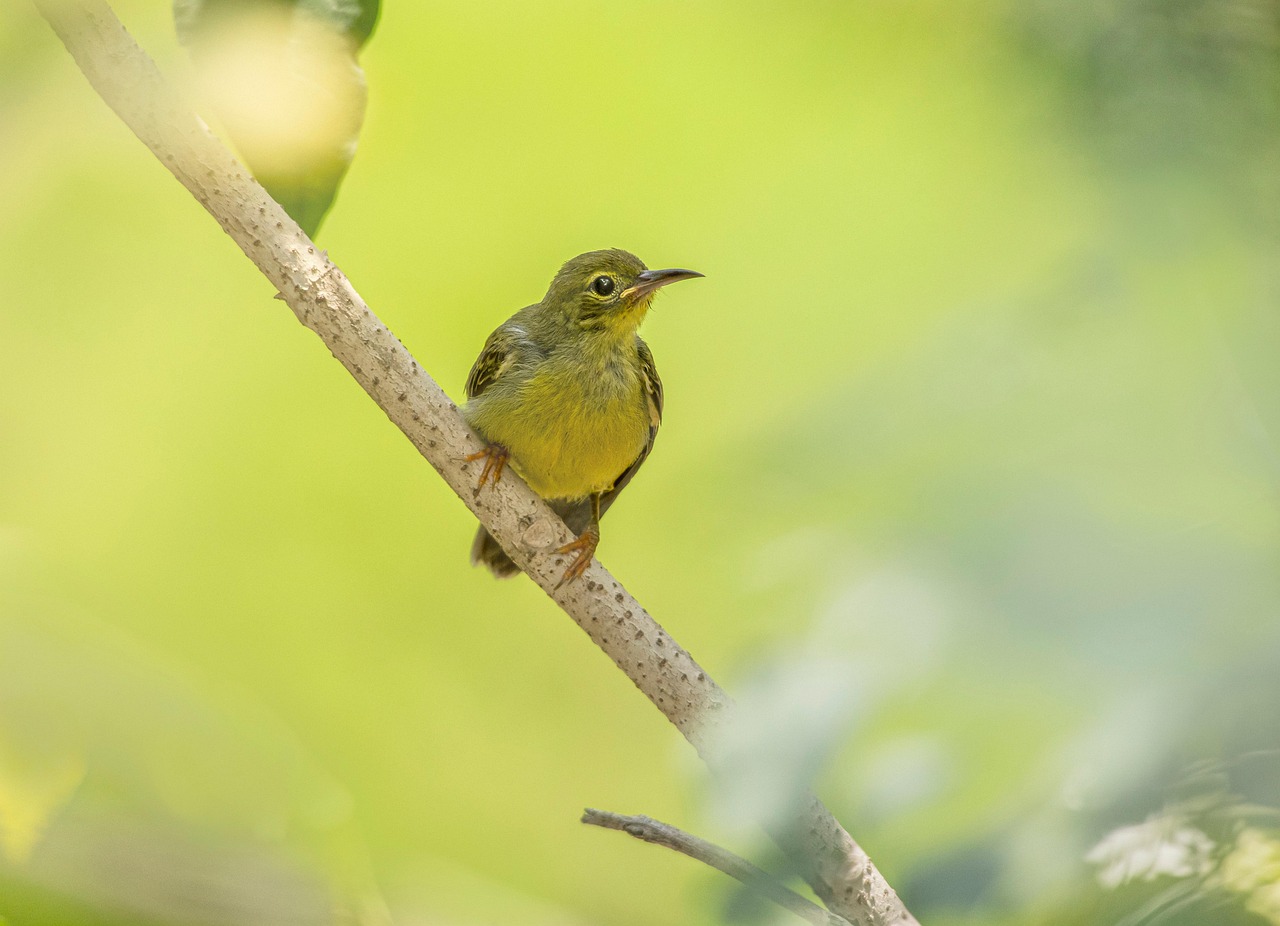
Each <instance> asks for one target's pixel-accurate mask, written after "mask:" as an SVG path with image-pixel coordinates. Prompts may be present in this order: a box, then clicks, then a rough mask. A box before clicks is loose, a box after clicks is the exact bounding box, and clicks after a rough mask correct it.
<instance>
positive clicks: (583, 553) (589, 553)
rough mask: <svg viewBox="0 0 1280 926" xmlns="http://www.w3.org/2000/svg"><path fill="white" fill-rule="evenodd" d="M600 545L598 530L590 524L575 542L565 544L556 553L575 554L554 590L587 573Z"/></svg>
mask: <svg viewBox="0 0 1280 926" xmlns="http://www.w3.org/2000/svg"><path fill="white" fill-rule="evenodd" d="M599 545H600V528H598V527H596V525H594V524H592V525H589V526H588V527H587V529H586V530H584V531H583V532H582V533H581V534H579V535H578V539H577V540H572V541H570V542H569V543H566V544H565V545H564V546H562V547H561V548H560V549H558V550H556V552H557V553H577V554H578V555H577V556H576V557H574V560H573V562H571V563H570V564H569V568H567V569H565V571H564V575H563V576H562V577H561V578H560V581H559V582H557V583H556V588H557V589H558V588H560V586H562V585H564V584H565V583H566V582H572V581H573V580H574V579H576V578H578V576H580V575H582V574H583V573H584V572H586V571H587V567H588V566H590V565H591V560H592V559H593V558H594V557H595V555H596V547H597V546H599Z"/></svg>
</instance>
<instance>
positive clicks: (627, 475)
mask: <svg viewBox="0 0 1280 926" xmlns="http://www.w3.org/2000/svg"><path fill="white" fill-rule="evenodd" d="M636 347H637V348H638V349H639V351H640V375H641V377H642V380H643V385H644V394H645V400H646V401H647V402H648V404H649V439H648V440H647V441H645V445H644V449H642V450H641V451H640V455H639V456H638V457H636V458H635V460H634V461H633V462H632V464H631V465H630V466H628V467H627V468H626V469H624V470H623V471H622V474H621V475H619V476H618V478H617V479H615V480H614V482H613V488H611V489H609V490H608V491H607V492H605V493H604V494H603V495H601V496H600V517H604V513H605V512H606V511H608V510H609V506H610V505H612V504H613V502H614V499H616V498H617V497H618V493H619V492H621V491H622V490H623V489H625V488H626V487H627V483H629V482H630V481H631V480H632V478H633V477H634V476H635V474H636V473H637V472H638V471H639V469H640V465H641V464H642V463H644V461H645V460H646V459H647V458H648V456H649V451H651V450H652V449H653V442H654V440H655V439H656V438H657V436H658V426H659V425H661V424H662V399H663V396H662V379H661V378H660V377H659V376H658V367H657V366H656V365H655V364H654V362H653V354H652V353H651V352H650V350H649V345H648V344H646V343H644V341H642V340H640V338H636ZM552 507H553V508H555V509H556V512H557V513H558V514H559V515H560V517H562V518H563V519H564V522H565V524H566V525H568V527H569V529H570V530H571V531H573V532H574V533H575V534H580V533H582V530H583V528H585V527H586V526H587V525H588V524H589V523H591V501H590V500H589V499H587V500H583V501H577V502H560V503H558V504H554V503H553V505H552Z"/></svg>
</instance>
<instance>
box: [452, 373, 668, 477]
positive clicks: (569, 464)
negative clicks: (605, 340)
mask: <svg viewBox="0 0 1280 926" xmlns="http://www.w3.org/2000/svg"><path fill="white" fill-rule="evenodd" d="M480 399H481V401H479V402H475V401H473V402H472V403H470V404H469V406H468V411H469V412H471V413H472V414H469V415H468V417H469V418H471V419H472V424H473V425H474V426H475V427H476V428H477V429H478V430H480V432H481V433H482V434H484V436H485V437H486V439H488V440H490V441H493V442H495V443H499V444H502V445H503V446H505V447H506V448H507V449H508V450H509V451H511V464H512V465H513V466H514V467H515V469H516V471H517V472H519V473H520V475H521V476H522V477H523V478H524V480H525V481H526V482H527V483H529V487H530V488H531V489H533V490H534V491H535V492H537V493H538V494H539V495H541V496H542V497H543V498H556V499H578V498H585V497H587V496H588V495H591V494H593V493H596V492H603V491H605V490H607V489H609V488H611V487H612V486H613V483H614V481H615V480H616V479H617V478H618V477H619V476H621V475H622V473H623V471H624V470H625V469H626V468H627V467H628V466H630V465H631V464H632V463H634V462H635V460H636V458H637V457H638V456H640V453H641V451H642V450H644V447H645V445H646V444H647V443H648V440H649V425H650V420H649V411H648V404H647V400H646V398H645V395H644V389H643V385H642V380H641V377H640V374H639V372H638V371H637V370H635V369H634V368H632V367H631V366H630V365H622V366H614V367H610V368H609V369H608V370H602V371H598V375H596V374H593V375H590V376H584V375H583V374H582V370H581V369H580V368H572V367H567V366H561V365H559V364H557V363H554V362H548V363H545V364H544V365H543V366H542V367H541V368H539V369H538V371H537V372H536V373H534V374H533V375H532V376H531V377H529V379H528V380H526V381H525V382H524V383H522V384H521V385H520V387H519V388H518V390H515V391H514V392H513V393H512V394H510V395H504V396H501V397H500V396H498V395H494V396H489V394H488V393H486V394H485V395H484V396H481V397H480ZM484 399H492V400H496V401H494V402H493V404H492V405H490V404H489V403H486V402H484V401H483V400H484Z"/></svg>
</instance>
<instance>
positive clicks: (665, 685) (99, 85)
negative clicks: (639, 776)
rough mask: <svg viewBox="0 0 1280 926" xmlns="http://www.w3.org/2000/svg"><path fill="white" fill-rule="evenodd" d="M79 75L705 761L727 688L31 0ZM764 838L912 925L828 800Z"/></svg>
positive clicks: (163, 123)
mask: <svg viewBox="0 0 1280 926" xmlns="http://www.w3.org/2000/svg"><path fill="white" fill-rule="evenodd" d="M34 3H35V5H36V7H37V8H38V9H39V10H40V13H41V14H42V15H43V16H44V17H45V19H46V20H48V21H49V23H50V25H51V26H52V27H53V29H54V31H55V32H56V33H57V34H58V37H59V38H60V39H61V40H62V43H63V44H64V45H65V46H66V47H67V50H68V51H69V52H70V53H71V55H72V57H74V58H75V61H76V64H77V65H79V67H80V70H81V71H83V72H84V74H85V76H86V77H87V78H88V80H89V83H90V84H91V85H92V86H93V88H94V89H95V90H96V91H97V92H98V94H99V96H101V97H102V98H103V100H104V101H105V102H106V103H107V105H108V106H110V107H111V108H112V109H113V110H114V111H115V112H116V114H117V115H118V116H120V118H121V120H122V121H123V122H124V123H125V124H126V125H128V127H129V128H130V129H131V130H132V131H133V132H134V134H135V135H137V136H138V138H139V139H140V140H141V141H142V142H143V144H145V145H146V146H147V147H148V148H149V149H151V151H152V153H153V154H155V156H156V158H157V159H159V161H160V162H161V164H163V165H164V166H165V167H166V168H167V169H168V170H169V171H170V172H171V173H172V174H173V175H174V177H176V178H177V179H178V181H179V182H180V183H182V185H183V186H185V187H186V188H187V189H188V190H189V191H190V192H191V194H192V195H193V196H194V197H195V198H196V199H197V200H198V201H199V202H200V204H201V205H203V206H204V208H205V209H206V210H208V212H209V213H210V214H211V215H212V216H213V217H214V218H215V219H216V220H217V221H218V224H219V225H221V226H222V228H223V230H224V231H226V233H227V234H228V235H229V236H230V237H231V238H232V240H234V241H235V243H236V244H237V245H238V246H239V247H240V249H241V250H242V251H244V253H245V255H246V256H248V257H249V259H250V260H252V261H253V262H254V264H256V265H257V267H258V269H259V270H260V271H261V272H262V274H263V275H264V276H265V277H266V278H267V280H269V281H270V283H271V285H272V286H273V287H274V291H278V292H279V293H280V294H281V295H282V296H283V297H284V301H285V302H286V303H287V304H288V306H289V308H290V309H291V310H292V311H293V313H294V314H295V315H296V316H297V317H298V320H299V321H301V322H302V324H303V325H305V326H306V327H307V328H310V329H311V330H312V331H314V332H315V333H316V334H317V335H318V336H319V337H320V338H321V339H322V340H323V341H324V343H325V345H326V346H327V347H328V348H329V350H330V351H331V352H332V353H333V356H334V357H335V358H337V360H338V361H339V362H340V363H341V364H342V365H343V366H344V367H346V369H347V371H348V372H349V373H350V374H351V375H352V377H354V378H355V380H356V382H358V383H359V384H360V386H361V388H363V389H364V390H365V391H366V392H367V393H368V394H369V396H370V397H371V398H372V399H373V400H374V401H375V402H377V404H378V406H379V407H380V408H381V409H382V410H383V411H384V412H385V413H386V415H387V417H388V418H390V419H391V421H392V422H393V423H394V424H395V425H396V427H398V428H399V429H400V430H401V431H403V432H404V434H405V436H407V437H408V438H409V440H410V441H411V442H412V443H413V445H414V446H415V447H416V448H417V449H418V451H419V452H420V453H421V454H422V456H423V457H424V458H426V460H427V462H429V463H430V464H431V465H432V466H433V467H435V469H436V470H437V471H438V472H439V473H440V475H441V476H442V477H443V478H444V480H445V482H447V483H448V484H449V486H450V487H451V488H452V489H453V491H454V492H456V493H457V494H458V497H459V498H461V499H462V501H463V502H464V503H465V504H466V506H467V507H468V508H470V509H471V511H472V512H473V513H474V514H475V516H476V517H477V518H479V519H480V522H481V523H482V524H483V525H484V526H485V528H487V529H488V531H489V533H490V534H492V535H493V536H494V538H495V539H497V541H498V542H499V543H500V544H501V545H502V547H503V549H505V550H506V551H507V552H508V553H509V554H510V555H511V556H512V558H513V559H514V560H515V561H516V563H517V564H518V565H519V566H520V567H521V568H522V569H523V570H524V571H525V572H526V573H527V574H528V575H529V576H530V578H532V579H533V580H534V581H535V582H537V583H538V585H539V586H541V587H542V589H543V590H544V591H545V592H546V593H547V594H548V595H549V596H550V597H551V598H552V599H554V600H555V601H556V603H557V604H559V605H560V607H561V608H563V609H564V610H565V612H566V613H567V614H568V615H569V616H570V617H571V618H573V620H574V621H575V622H576V623H577V624H578V626H580V627H581V628H582V629H583V630H584V631H586V633H587V634H588V635H589V636H590V637H591V639H592V641H593V642H595V644H596V645H597V646H599V647H600V649H602V650H603V651H604V652H605V653H606V654H607V655H608V656H609V658H610V659H612V660H613V661H614V663H615V664H617V666H618V667H619V668H620V669H622V670H623V672H625V673H626V674H627V676H628V677H629V678H630V679H631V681H632V682H633V683H634V684H635V685H636V687H637V688H639V689H640V690H641V691H642V692H643V693H644V694H645V696H646V697H648V698H649V700H650V701H652V702H653V704H654V705H655V706H656V707H657V708H658V709H659V710H661V711H662V712H663V714H665V715H666V717H667V719H668V720H670V721H671V722H672V723H673V724H674V725H675V726H676V728H677V729H679V730H680V732H681V733H682V734H684V736H685V738H686V739H688V740H689V742H690V743H692V744H693V746H694V748H695V749H697V751H698V753H699V755H701V756H702V758H703V759H704V760H705V761H706V762H707V764H708V766H709V767H710V768H711V769H712V771H713V772H715V771H716V768H717V752H718V749H717V745H716V744H717V731H718V729H720V728H721V727H723V726H725V725H726V724H728V723H729V722H730V715H731V714H732V702H731V701H730V699H729V697H728V695H726V694H725V692H724V691H723V690H722V689H721V688H720V687H719V686H718V685H717V684H716V683H715V682H714V681H712V679H711V678H710V676H708V675H707V674H706V672H705V671H703V669H702V668H701V667H700V666H699V665H698V664H697V663H696V662H694V660H693V658H692V657H691V656H690V655H689V653H688V652H686V651H685V650H684V649H682V648H681V647H680V646H679V645H678V644H677V643H676V642H675V641H674V640H673V639H672V638H671V637H670V636H669V635H668V634H667V632H666V631H665V630H663V628H662V627H661V626H659V625H658V623H657V622H656V621H654V620H653V618H651V617H650V616H649V614H648V613H647V612H646V611H645V610H644V608H642V607H641V606H640V604H639V602H637V601H636V600H635V599H634V598H633V597H632V596H631V595H630V594H629V593H628V592H627V591H626V589H624V588H623V587H622V586H621V584H620V583H619V582H618V581H617V580H616V579H614V578H613V576H612V575H610V574H609V572H608V571H607V570H605V568H604V567H603V566H601V565H600V564H599V563H598V562H595V563H592V565H591V566H590V567H589V568H588V570H587V571H586V573H585V574H584V575H583V576H582V577H581V578H580V579H578V580H577V581H576V582H572V583H569V584H567V585H565V586H564V587H563V588H557V582H558V580H559V579H560V577H561V575H562V574H563V572H564V567H565V560H564V557H562V556H558V555H556V554H555V553H554V550H556V548H558V547H560V546H562V545H563V544H565V543H567V542H568V541H569V540H570V539H571V536H570V534H569V531H568V529H567V528H566V527H565V526H564V524H563V522H562V521H561V520H560V519H559V518H558V517H556V515H555V514H554V513H553V512H552V511H551V509H550V508H548V507H547V505H546V503H544V502H543V501H542V499H540V498H539V497H538V496H537V495H535V494H534V493H533V492H532V491H531V490H530V489H529V488H528V487H527V486H525V485H524V483H523V482H521V481H520V480H519V479H518V478H515V477H514V476H512V478H504V479H503V480H502V482H501V483H499V484H498V485H497V486H495V487H493V488H492V489H490V488H486V489H485V490H484V491H483V492H480V491H477V490H476V473H475V472H474V471H473V468H472V466H471V464H469V463H467V462H465V458H466V457H467V456H468V455H469V454H472V453H475V452H476V451H478V450H480V449H481V444H480V442H479V440H478V439H477V438H476V436H475V435H474V434H473V433H472V432H471V431H470V429H469V428H468V427H467V425H466V423H465V422H464V421H463V420H462V417H461V415H459V414H458V410H457V406H455V405H454V404H453V402H452V401H450V399H449V397H448V396H447V395H445V393H444V391H443V390H442V389H441V388H440V387H439V385H437V384H436V382H435V380H433V379H432V378H431V377H430V376H429V375H428V374H427V373H426V371H425V370H423V369H422V367H421V366H420V365H419V364H418V362H417V360H415V359H414V357H413V356H412V355H411V354H410V353H409V352H408V351H407V350H406V349H405V347H404V345H402V344H401V343H400V341H399V340H398V339H397V338H396V337H395V335H394V334H392V333H391V332H390V331H389V330H388V328H387V327H386V325H384V324H383V323H382V322H381V321H380V320H379V319H378V317H377V316H376V315H374V314H373V312H372V311H371V310H370V309H369V307H368V306H367V305H366V304H365V302H364V300H362V299H361V298H360V296H359V294H358V293H356V291H355V289H354V288H353V287H352V286H351V283H350V282H349V281H348V280H347V278H346V277H345V276H344V275H343V274H342V272H341V271H340V270H338V268H337V267H336V266H335V265H334V264H333V263H332V262H331V261H330V260H329V258H328V256H327V255H326V254H324V253H323V252H321V251H319V250H318V249H317V248H316V247H315V245H314V244H313V243H312V242H311V240H310V239H309V238H308V237H307V236H306V235H305V234H304V233H303V232H302V230H301V229H300V228H299V227H298V226H297V223H295V222H294V221H293V220H292V219H290V218H289V216H288V215H287V214H285V212H284V210H283V209H281V208H280V206H279V205H278V204H277V203H276V202H275V201H274V200H273V199H271V197H270V196H268V195H267V193H266V191H264V190H263V189H262V187H261V185H259V184H258V182H257V181H256V180H254V179H253V177H252V176H250V175H249V173H248V171H247V170H245V168H244V167H243V166H242V165H241V164H240V163H239V162H238V161H237V160H236V159H235V157H234V156H233V155H232V154H231V152H230V151H229V150H228V149H227V148H226V146H225V145H223V144H222V143H221V142H220V141H219V140H218V139H217V138H215V137H214V136H213V135H212V134H211V133H210V131H209V129H208V127H207V126H206V125H205V123H204V122H203V120H201V119H200V117H199V116H197V115H196V112H195V109H194V108H193V107H192V106H191V104H190V103H189V102H188V101H187V100H186V99H184V98H183V97H182V96H181V94H180V93H179V92H178V91H177V90H176V89H175V87H174V86H173V85H172V84H171V83H170V82H169V81H168V80H166V79H165V78H164V76H163V75H162V74H161V73H160V72H159V70H158V69H157V68H156V66H155V63H154V62H153V61H152V60H151V58H150V57H148V56H147V54H146V53H145V52H144V51H143V50H142V49H141V48H139V47H138V45H137V43H135V42H134V40H133V38H132V37H131V36H130V35H129V34H128V32H126V31H125V28H124V26H122V25H121V24H120V21H119V20H118V19H116V17H115V14H114V13H112V11H111V9H110V7H108V6H107V4H106V3H105V2H103V0H34ZM773 837H774V838H775V839H776V840H777V841H778V842H779V844H780V845H781V846H782V847H783V848H784V851H786V852H787V853H788V854H789V855H790V856H791V857H792V858H793V860H794V861H795V863H796V865H797V867H798V869H799V870H800V872H801V873H802V874H803V876H804V878H805V880H806V881H808V882H809V884H810V885H811V886H812V887H813V889H814V892H815V893H816V894H817V895H818V896H819V897H821V898H822V900H823V901H824V902H825V903H826V904H827V905H828V906H829V907H830V908H831V909H832V910H834V911H836V912H837V913H840V914H841V915H843V916H844V917H845V918H846V919H848V920H849V921H850V922H852V923H856V924H858V926H889V924H912V923H915V922H916V921H915V919H914V918H913V917H912V916H911V915H910V914H909V913H908V912H907V911H906V909H905V908H904V907H903V905H902V902H901V901H900V900H899V899H898V896H897V894H895V893H894V891H893V889H892V888H891V887H889V885H888V883H887V882H886V881H885V880H884V878H883V877H882V876H881V874H880V872H879V871H878V870H877V869H876V867H875V866H874V865H873V864H872V863H871V860H870V859H869V858H868V857H867V854H866V853H865V852H863V851H862V849H861V847H860V846H858V844H857V843H856V842H854V840H853V839H852V838H851V837H850V836H849V834H848V833H847V832H845V830H844V829H843V828H842V827H841V826H840V824H839V823H838V822H837V821H836V819H835V818H834V817H833V816H832V815H831V812H830V811H829V810H827V808H826V807H824V806H823V805H822V803H821V802H820V801H819V800H818V799H817V798H816V797H814V796H812V795H808V796H807V797H806V799H805V800H804V801H803V802H802V804H801V806H800V807H799V808H798V810H797V812H796V818H795V819H794V820H793V821H791V822H790V823H789V824H788V825H787V826H786V827H785V828H783V829H782V830H781V831H777V830H775V831H774V832H773Z"/></svg>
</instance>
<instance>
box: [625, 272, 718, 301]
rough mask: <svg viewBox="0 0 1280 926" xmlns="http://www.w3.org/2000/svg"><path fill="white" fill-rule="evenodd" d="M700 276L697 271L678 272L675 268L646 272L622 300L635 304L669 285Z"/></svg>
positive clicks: (637, 278) (626, 292)
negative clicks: (636, 301)
mask: <svg viewBox="0 0 1280 926" xmlns="http://www.w3.org/2000/svg"><path fill="white" fill-rule="evenodd" d="M700 276H702V274H701V273H699V272H698V271H696V270H678V269H675V268H672V269H670V270H646V271H645V272H644V273H642V274H640V275H639V276H638V277H636V281H635V283H634V284H633V285H631V286H628V287H627V288H626V289H624V290H623V291H622V298H623V299H626V300H627V301H628V302H634V301H635V300H637V299H643V298H644V297H645V296H648V295H650V294H651V293H654V292H656V291H657V290H659V289H661V288H662V287H664V286H666V285H667V284H668V283H675V282H677V281H679V280H692V279H693V278H694V277H700Z"/></svg>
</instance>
